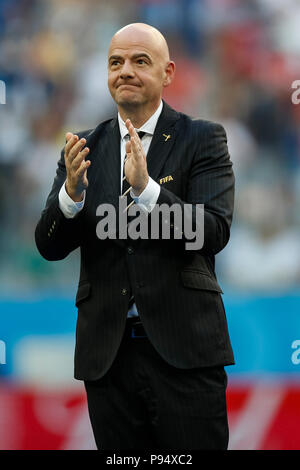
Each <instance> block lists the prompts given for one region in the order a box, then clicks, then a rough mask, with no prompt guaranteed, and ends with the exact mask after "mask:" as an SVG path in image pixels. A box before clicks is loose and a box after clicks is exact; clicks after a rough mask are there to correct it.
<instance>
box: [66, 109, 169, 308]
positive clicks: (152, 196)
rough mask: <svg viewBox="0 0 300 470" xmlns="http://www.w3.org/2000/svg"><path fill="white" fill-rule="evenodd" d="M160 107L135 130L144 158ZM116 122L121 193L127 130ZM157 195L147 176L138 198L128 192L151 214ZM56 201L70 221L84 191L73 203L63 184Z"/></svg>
mask: <svg viewBox="0 0 300 470" xmlns="http://www.w3.org/2000/svg"><path fill="white" fill-rule="evenodd" d="M162 107H163V103H162V101H161V102H160V105H159V107H158V108H157V110H156V111H155V113H154V114H152V116H151V117H150V119H148V121H147V122H145V124H143V125H142V127H140V129H136V131H137V132H140V131H142V132H145V135H144V137H143V139H142V140H141V142H142V146H143V149H144V152H145V154H146V156H147V153H148V150H149V147H150V144H151V141H152V137H153V134H154V131H155V127H156V124H157V121H158V118H159V116H160V114H161V111H162ZM118 122H119V128H120V135H121V139H120V153H121V161H120V165H121V181H120V185H121V191H122V185H123V169H124V160H125V156H126V141H127V138H126V135H127V134H128V129H127V127H126V125H125V122H124V121H123V119H122V118H121V116H120V114H119V113H118ZM159 193H160V185H159V184H158V183H156V181H154V180H153V179H152V178H151V177H150V176H149V181H148V184H147V186H146V188H145V189H144V191H143V192H142V193H141V194H140V195H139V196H138V197H137V196H135V195H134V193H133V191H130V195H131V197H132V199H133V200H134V201H135V203H136V204H137V205H138V206H139V207H140V208H141V209H142V210H143V211H145V212H151V210H152V209H153V207H154V205H155V204H156V202H157V199H158V196H159ZM58 200H59V208H60V210H61V211H62V213H63V214H64V216H65V217H66V218H67V219H72V218H74V217H75V216H76V215H77V214H78V213H79V212H80V211H81V210H82V208H83V206H84V203H85V191H84V192H83V200H82V201H80V202H75V201H73V199H71V198H70V196H69V195H68V193H67V191H66V188H65V183H64V184H63V185H62V187H61V189H60V191H59V195H58ZM136 315H138V312H137V310H136V305H135V304H133V306H132V307H131V309H130V311H129V312H128V316H129V317H131V316H136Z"/></svg>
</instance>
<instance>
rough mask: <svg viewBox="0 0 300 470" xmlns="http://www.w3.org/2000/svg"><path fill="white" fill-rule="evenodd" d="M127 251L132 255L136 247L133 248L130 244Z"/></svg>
mask: <svg viewBox="0 0 300 470" xmlns="http://www.w3.org/2000/svg"><path fill="white" fill-rule="evenodd" d="M127 253H128V254H129V255H132V253H134V249H133V248H132V246H129V247H128V248H127Z"/></svg>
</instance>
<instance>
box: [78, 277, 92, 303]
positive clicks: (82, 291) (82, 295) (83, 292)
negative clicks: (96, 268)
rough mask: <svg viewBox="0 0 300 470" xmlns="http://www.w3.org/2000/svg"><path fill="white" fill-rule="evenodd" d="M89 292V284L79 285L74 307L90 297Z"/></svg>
mask: <svg viewBox="0 0 300 470" xmlns="http://www.w3.org/2000/svg"><path fill="white" fill-rule="evenodd" d="M90 292H91V284H90V283H89V282H84V283H82V284H79V286H78V290H77V294H76V301H75V305H76V307H77V306H78V304H79V303H80V302H81V301H82V300H84V299H86V298H87V297H88V296H89V295H90Z"/></svg>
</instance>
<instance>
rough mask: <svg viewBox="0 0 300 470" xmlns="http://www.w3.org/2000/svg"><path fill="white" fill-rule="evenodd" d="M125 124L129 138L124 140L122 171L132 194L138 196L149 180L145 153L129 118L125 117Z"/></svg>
mask: <svg viewBox="0 0 300 470" xmlns="http://www.w3.org/2000/svg"><path fill="white" fill-rule="evenodd" d="M125 124H126V127H127V129H128V132H129V135H130V140H129V141H128V142H126V160H125V165H124V173H125V176H126V179H127V181H128V183H129V184H130V185H131V186H132V190H133V192H134V194H135V195H136V196H139V195H140V194H141V193H142V192H143V191H144V189H145V188H146V186H147V184H148V180H149V174H148V170H147V162H146V155H145V152H144V149H143V146H142V143H141V139H140V138H139V136H138V134H137V132H136V130H135V128H134V127H133V125H132V123H131V121H130V119H127V120H126V122H125Z"/></svg>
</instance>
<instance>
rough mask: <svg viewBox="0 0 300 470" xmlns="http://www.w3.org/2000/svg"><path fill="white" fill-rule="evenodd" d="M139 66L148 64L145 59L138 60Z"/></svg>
mask: <svg viewBox="0 0 300 470" xmlns="http://www.w3.org/2000/svg"><path fill="white" fill-rule="evenodd" d="M138 64H141V65H143V64H146V61H145V60H144V59H138Z"/></svg>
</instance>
